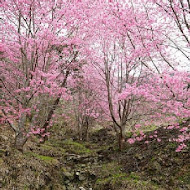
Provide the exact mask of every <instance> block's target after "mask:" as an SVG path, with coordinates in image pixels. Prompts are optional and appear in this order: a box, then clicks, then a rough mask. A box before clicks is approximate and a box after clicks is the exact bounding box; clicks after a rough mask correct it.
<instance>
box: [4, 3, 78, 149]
mask: <svg viewBox="0 0 190 190" xmlns="http://www.w3.org/2000/svg"><path fill="white" fill-rule="evenodd" d="M76 3H77V2H76ZM74 4H75V3H74ZM74 4H73V3H72V2H70V3H69V2H68V3H65V2H63V1H50V0H49V1H40V2H39V1H35V0H33V1H23V0H18V1H16V0H13V1H10V0H4V1H2V2H1V61H0V73H1V75H0V82H1V87H2V88H1V97H2V98H1V105H0V106H1V110H2V113H3V120H4V121H6V122H7V123H8V124H9V126H10V127H11V128H12V129H13V130H14V132H15V135H16V137H15V146H16V148H17V149H19V150H22V149H23V145H24V144H25V142H26V141H27V137H28V136H30V135H31V134H38V135H40V136H42V138H43V139H44V138H45V137H47V136H48V127H50V126H51V120H52V117H53V115H54V111H55V109H56V108H57V106H58V105H59V102H60V100H61V99H64V98H67V90H66V85H67V78H68V76H69V75H70V74H71V73H72V71H73V70H74V69H75V68H77V67H78V66H79V65H80V60H79V51H80V45H81V42H80V39H79V37H76V35H77V27H78V26H79V23H78V21H79V19H77V15H75V14H73V11H75V6H74ZM43 139H42V140H43Z"/></svg>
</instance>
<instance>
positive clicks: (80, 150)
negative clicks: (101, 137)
mask: <svg viewBox="0 0 190 190" xmlns="http://www.w3.org/2000/svg"><path fill="white" fill-rule="evenodd" d="M61 144H62V146H63V147H64V148H65V149H66V150H67V151H69V152H72V153H76V154H91V153H93V151H92V150H90V149H88V148H86V147H85V145H83V144H80V143H78V142H74V141H72V140H65V141H63V142H62V143H61Z"/></svg>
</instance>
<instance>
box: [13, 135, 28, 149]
mask: <svg viewBox="0 0 190 190" xmlns="http://www.w3.org/2000/svg"><path fill="white" fill-rule="evenodd" d="M26 142H27V137H26V135H24V134H23V133H22V132H20V133H18V134H17V135H16V137H15V144H14V145H15V148H16V149H17V150H19V151H21V152H23V147H24V145H25V143H26Z"/></svg>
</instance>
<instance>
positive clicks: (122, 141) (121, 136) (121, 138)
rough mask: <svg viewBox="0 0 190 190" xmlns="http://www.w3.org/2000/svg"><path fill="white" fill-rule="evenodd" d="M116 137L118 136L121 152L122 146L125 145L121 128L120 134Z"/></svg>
mask: <svg viewBox="0 0 190 190" xmlns="http://www.w3.org/2000/svg"><path fill="white" fill-rule="evenodd" d="M118 136H119V138H118V144H119V150H123V148H124V145H125V134H124V129H123V127H121V128H120V132H119V134H118Z"/></svg>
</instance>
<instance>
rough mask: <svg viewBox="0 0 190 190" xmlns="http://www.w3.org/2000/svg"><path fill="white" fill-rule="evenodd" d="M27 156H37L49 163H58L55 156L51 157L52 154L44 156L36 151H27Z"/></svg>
mask: <svg viewBox="0 0 190 190" xmlns="http://www.w3.org/2000/svg"><path fill="white" fill-rule="evenodd" d="M25 155H26V156H29V157H31V156H32V157H35V158H37V159H38V160H41V161H44V162H46V163H48V164H50V163H52V164H55V163H57V162H58V161H57V160H56V159H55V158H53V157H50V156H43V155H40V154H37V153H34V152H26V153H25Z"/></svg>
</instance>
